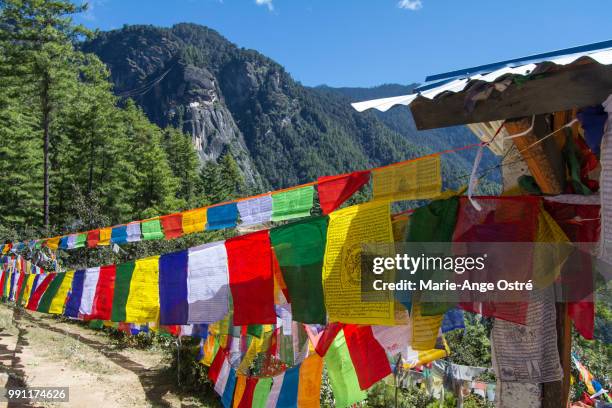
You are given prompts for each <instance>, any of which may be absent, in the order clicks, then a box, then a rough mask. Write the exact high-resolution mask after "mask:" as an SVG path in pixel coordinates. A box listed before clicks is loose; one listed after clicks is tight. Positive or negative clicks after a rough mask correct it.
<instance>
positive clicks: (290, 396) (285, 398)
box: [274, 366, 300, 408]
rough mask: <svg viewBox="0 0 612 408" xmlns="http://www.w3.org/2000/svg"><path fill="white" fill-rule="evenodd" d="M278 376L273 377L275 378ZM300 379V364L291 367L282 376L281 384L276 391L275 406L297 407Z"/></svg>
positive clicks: (279, 407) (282, 407)
mask: <svg viewBox="0 0 612 408" xmlns="http://www.w3.org/2000/svg"><path fill="white" fill-rule="evenodd" d="M277 378H279V377H275V378H274V380H276V379H277ZM299 380H300V366H296V367H292V368H290V369H288V370H287V371H285V374H284V375H283V376H282V381H283V384H282V386H281V388H280V391H279V393H278V400H277V402H276V407H277V408H290V407H297V404H298V382H299Z"/></svg>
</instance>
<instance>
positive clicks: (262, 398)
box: [251, 377, 272, 408]
mask: <svg viewBox="0 0 612 408" xmlns="http://www.w3.org/2000/svg"><path fill="white" fill-rule="evenodd" d="M271 389H272V378H270V377H262V378H260V379H259V381H257V385H256V386H255V391H253V402H252V403H251V407H252V408H265V406H266V402H267V401H268V395H270V390H271Z"/></svg>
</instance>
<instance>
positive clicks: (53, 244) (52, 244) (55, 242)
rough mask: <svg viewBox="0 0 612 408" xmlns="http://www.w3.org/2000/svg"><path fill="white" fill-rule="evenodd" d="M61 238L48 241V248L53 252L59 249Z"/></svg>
mask: <svg viewBox="0 0 612 408" xmlns="http://www.w3.org/2000/svg"><path fill="white" fill-rule="evenodd" d="M59 241H60V237H53V238H49V239H48V240H47V247H48V248H49V249H51V250H53V251H55V250H57V248H58V247H59Z"/></svg>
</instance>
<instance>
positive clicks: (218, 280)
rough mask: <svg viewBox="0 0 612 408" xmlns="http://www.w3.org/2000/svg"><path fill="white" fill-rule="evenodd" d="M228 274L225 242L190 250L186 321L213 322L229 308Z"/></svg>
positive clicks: (220, 317) (221, 316)
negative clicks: (187, 316) (187, 315)
mask: <svg viewBox="0 0 612 408" xmlns="http://www.w3.org/2000/svg"><path fill="white" fill-rule="evenodd" d="M229 290H230V289H229V275H228V269H227V251H226V249H225V242H223V241H220V242H213V243H210V244H205V245H201V246H198V247H195V248H191V249H189V259H188V269H187V301H188V303H189V305H188V313H189V318H188V322H189V323H214V322H217V321H219V320H221V319H223V317H224V316H225V315H226V314H227V313H228V311H229Z"/></svg>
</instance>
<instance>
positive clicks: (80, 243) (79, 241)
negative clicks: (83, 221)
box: [74, 233, 87, 248]
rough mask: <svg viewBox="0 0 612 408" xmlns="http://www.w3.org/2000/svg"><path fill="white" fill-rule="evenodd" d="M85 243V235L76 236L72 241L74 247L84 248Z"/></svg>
mask: <svg viewBox="0 0 612 408" xmlns="http://www.w3.org/2000/svg"><path fill="white" fill-rule="evenodd" d="M85 243H87V233H83V234H77V236H76V239H75V240H74V247H75V248H84V247H85Z"/></svg>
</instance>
